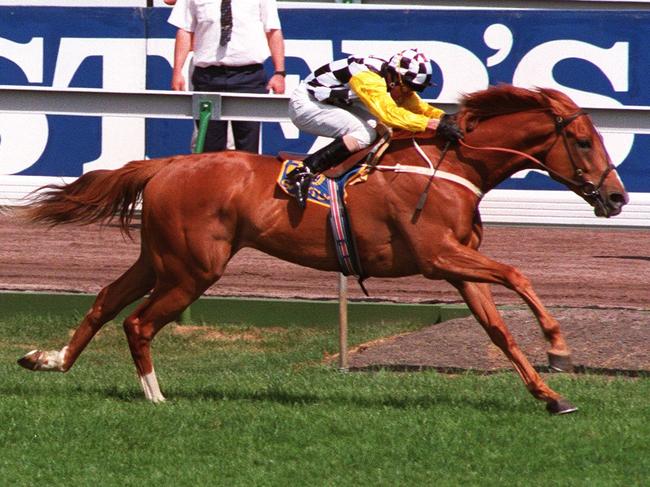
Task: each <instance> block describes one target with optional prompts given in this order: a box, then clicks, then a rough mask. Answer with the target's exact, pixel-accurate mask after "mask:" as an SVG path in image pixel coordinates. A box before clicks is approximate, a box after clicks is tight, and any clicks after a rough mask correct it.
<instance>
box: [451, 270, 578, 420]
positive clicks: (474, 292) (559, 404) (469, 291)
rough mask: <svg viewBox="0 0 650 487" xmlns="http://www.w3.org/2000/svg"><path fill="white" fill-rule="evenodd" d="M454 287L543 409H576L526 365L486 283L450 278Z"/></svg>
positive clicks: (565, 411)
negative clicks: (540, 402) (544, 405)
mask: <svg viewBox="0 0 650 487" xmlns="http://www.w3.org/2000/svg"><path fill="white" fill-rule="evenodd" d="M450 282H451V284H453V285H454V287H456V289H458V291H459V292H460V294H461V296H462V297H463V299H464V300H465V302H466V303H467V305H468V306H469V308H470V310H471V311H472V313H473V314H474V316H475V317H476V319H477V321H478V322H479V323H480V324H481V326H483V328H484V329H485V331H486V332H487V334H488V336H489V337H490V339H491V340H492V342H493V343H494V344H495V345H496V346H498V347H499V348H500V349H501V350H502V351H503V353H504V354H505V355H506V356H507V357H508V359H509V360H510V362H512V364H513V366H514V368H515V370H516V371H517V373H518V374H519V376H520V377H521V379H522V380H523V381H524V384H525V385H526V388H527V389H528V390H529V391H530V393H531V394H532V395H533V396H535V397H536V398H537V399H540V400H542V401H546V404H547V405H546V408H547V409H548V411H549V412H551V413H554V414H564V413H570V412H573V411H576V410H577V408H576V407H575V406H573V404H571V403H570V402H569V401H567V400H566V399H564V398H563V397H562V396H560V395H559V394H558V393H557V392H555V391H553V390H552V389H551V388H550V387H548V385H546V383H545V382H544V380H543V379H542V378H541V376H540V375H539V374H538V373H537V371H536V370H535V369H534V368H533V366H532V365H531V364H530V362H529V361H528V359H527V358H526V356H525V355H524V353H523V352H522V351H521V349H520V348H519V346H518V345H517V343H516V342H515V340H514V338H513V337H512V335H511V334H510V331H509V330H508V328H507V327H506V324H505V323H504V321H503V319H502V318H501V315H500V314H499V311H498V310H497V307H496V305H495V303H494V300H493V299H492V293H491V292H490V288H489V286H488V285H487V284H484V283H477V282H467V281H458V282H456V281H450Z"/></svg>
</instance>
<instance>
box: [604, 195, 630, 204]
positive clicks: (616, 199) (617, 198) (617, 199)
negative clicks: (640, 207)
mask: <svg viewBox="0 0 650 487" xmlns="http://www.w3.org/2000/svg"><path fill="white" fill-rule="evenodd" d="M627 200H628V198H627V195H625V194H621V193H611V194H610V195H609V201H611V202H612V203H614V204H615V205H616V206H623V205H625V204H627Z"/></svg>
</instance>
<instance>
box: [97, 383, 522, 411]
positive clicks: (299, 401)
mask: <svg viewBox="0 0 650 487" xmlns="http://www.w3.org/2000/svg"><path fill="white" fill-rule="evenodd" d="M87 391H88V393H89V394H93V395H96V394H102V393H103V394H105V395H106V396H107V397H109V398H111V399H114V400H118V401H123V402H145V398H144V395H143V393H142V392H141V391H139V390H138V391H135V390H124V389H119V388H116V387H110V388H104V389H98V388H97V389H96V388H91V389H88V390H87ZM163 394H164V395H165V397H166V398H167V401H168V402H170V403H172V404H173V403H174V402H175V401H179V400H182V401H214V402H220V401H248V402H260V403H265V402H268V403H273V404H280V405H286V406H305V405H316V404H323V405H325V404H334V405H351V406H356V407H361V408H369V409H370V408H372V409H383V408H386V407H389V408H392V409H404V410H406V409H413V408H433V407H440V406H446V407H453V406H458V405H461V404H462V405H463V406H471V407H473V408H474V409H476V410H481V411H484V410H487V409H498V410H503V409H511V408H512V403H508V404H505V403H504V402H503V401H501V400H499V399H498V398H485V397H481V398H478V397H471V396H467V397H462V398H460V397H452V396H449V395H447V394H445V393H444V392H440V391H439V392H435V393H434V392H433V391H432V394H431V395H428V394H427V395H423V394H414V395H412V396H409V397H404V396H399V397H398V396H397V395H386V394H377V395H375V396H370V395H367V394H365V395H361V394H359V395H355V394H352V393H341V394H337V393H333V394H327V393H324V394H313V393H306V392H291V391H287V390H282V389H277V388H272V387H271V388H267V389H260V390H256V391H245V390H238V389H225V388H218V387H205V388H201V389H200V390H197V391H187V390H174V389H168V390H167V391H163ZM163 407H164V405H163Z"/></svg>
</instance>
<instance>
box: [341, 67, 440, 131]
mask: <svg viewBox="0 0 650 487" xmlns="http://www.w3.org/2000/svg"><path fill="white" fill-rule="evenodd" d="M350 88H352V90H353V91H354V92H355V93H356V94H357V96H358V97H359V99H360V100H361V101H362V102H363V104H364V105H365V106H366V107H367V108H368V110H370V112H371V113H372V114H373V115H374V116H375V117H377V119H378V120H379V121H380V122H382V123H383V124H385V125H388V126H389V127H393V128H401V129H405V130H408V131H411V132H423V131H424V130H426V129H427V124H428V122H429V119H431V118H440V117H441V116H442V115H444V112H443V111H442V110H438V109H437V108H434V107H432V106H430V105H429V104H427V103H425V102H424V101H423V100H422V99H421V98H420V97H419V96H417V95H416V94H415V93H413V95H412V96H411V97H409V98H407V100H405V102H406V103H405V104H402V106H400V105H398V104H397V103H395V100H393V98H391V96H390V94H389V93H388V91H386V82H385V81H384V79H383V78H382V77H381V76H379V75H378V74H376V73H373V72H371V71H363V72H361V73H357V74H355V75H354V76H352V78H351V79H350Z"/></svg>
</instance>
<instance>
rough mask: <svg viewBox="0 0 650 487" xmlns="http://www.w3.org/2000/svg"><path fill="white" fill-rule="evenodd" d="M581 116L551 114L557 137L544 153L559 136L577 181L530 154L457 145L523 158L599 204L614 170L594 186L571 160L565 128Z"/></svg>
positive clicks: (506, 149)
mask: <svg viewBox="0 0 650 487" xmlns="http://www.w3.org/2000/svg"><path fill="white" fill-rule="evenodd" d="M582 115H587V112H585V111H584V110H578V111H577V112H575V113H573V114H571V115H569V116H568V117H566V118H565V117H562V116H561V115H555V114H553V121H554V122H555V132H556V134H557V135H558V137H557V138H556V139H555V141H554V142H553V144H551V147H549V149H548V150H547V151H546V154H548V153H549V152H550V151H551V149H552V148H553V146H555V144H556V143H557V141H558V139H559V138H560V136H561V137H562V142H563V143H564V148H565V149H566V152H567V155H568V156H569V161H571V166H573V174H574V178H580V179H579V180H578V179H571V178H568V177H566V176H563V175H562V174H560V173H558V172H557V171H556V170H554V169H552V168H550V167H549V166H548V165H546V164H544V163H543V162H542V161H540V160H539V159H538V158H536V157H534V156H531V155H530V154H526V153H525V152H521V151H518V150H516V149H508V148H506V147H492V146H482V147H476V146H473V145H470V144H468V143H466V142H465V141H464V140H462V139H460V140H459V143H460V144H461V145H462V146H463V147H466V148H468V149H473V150H490V151H497V152H506V153H509V154H515V155H518V156H520V157H523V158H525V159H528V160H529V161H531V162H533V163H535V164H536V165H537V166H539V167H540V168H542V169H543V170H545V171H546V172H548V173H549V174H551V175H552V176H553V177H555V178H556V179H558V180H559V181H562V182H563V183H565V184H567V185H568V186H575V187H578V188H580V191H581V192H582V194H583V195H584V196H586V197H588V198H592V199H595V200H596V201H598V202H599V204H600V200H599V198H598V195H599V191H600V187H601V186H602V185H603V183H604V182H605V178H606V177H607V175H608V174H609V173H610V172H611V171H613V170H614V166H613V165H611V164H610V165H609V166H608V168H607V169H606V170H605V172H603V174H602V176H601V177H600V180H599V181H598V184H594V183H592V182H591V181H589V180H586V179H585V178H584V177H583V175H584V170H583V169H581V168H580V167H578V165H577V164H576V162H575V159H574V158H573V155H572V154H571V151H570V149H569V140H568V138H567V135H566V132H565V130H564V129H565V128H566V127H568V126H569V125H570V124H571V122H573V121H574V120H575V119H577V118H578V117H580V116H582Z"/></svg>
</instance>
